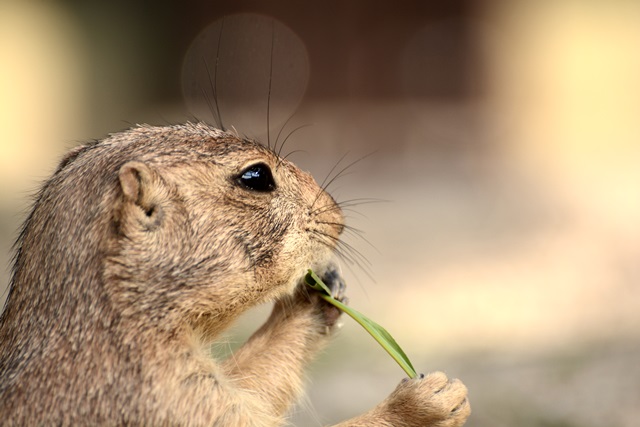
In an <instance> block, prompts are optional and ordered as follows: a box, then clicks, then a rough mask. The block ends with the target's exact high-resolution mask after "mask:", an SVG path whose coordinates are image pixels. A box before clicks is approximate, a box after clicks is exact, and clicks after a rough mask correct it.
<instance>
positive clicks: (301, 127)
mask: <svg viewBox="0 0 640 427" xmlns="http://www.w3.org/2000/svg"><path fill="white" fill-rule="evenodd" d="M292 117H293V116H292ZM309 126H313V124H311V123H308V124H304V125H300V126H298V127H297V128H295V129H294V130H292V131H291V132H289V134H288V135H287V137H286V138H285V139H284V140H283V141H282V144H281V145H280V148H279V149H278V157H280V153H281V152H282V149H283V148H284V144H285V143H286V142H287V140H288V139H289V137H290V136H291V135H293V134H294V133H296V132H297V131H299V130H300V129H304V128H306V127H309ZM278 136H280V134H278ZM277 143H278V140H277V139H276V144H277ZM274 148H275V145H274ZM289 154H291V153H289ZM287 156H288V155H287ZM285 158H286V157H285ZM282 160H284V159H282ZM281 162H282V161H281Z"/></svg>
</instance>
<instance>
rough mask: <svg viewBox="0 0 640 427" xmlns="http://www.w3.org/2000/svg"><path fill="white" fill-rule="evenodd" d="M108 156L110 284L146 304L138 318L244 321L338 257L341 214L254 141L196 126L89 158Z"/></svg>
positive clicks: (122, 139)
mask: <svg viewBox="0 0 640 427" xmlns="http://www.w3.org/2000/svg"><path fill="white" fill-rule="evenodd" d="M101 145H102V146H104V150H105V151H104V152H105V153H109V152H111V151H114V152H115V153H117V154H114V155H113V156H112V157H113V158H114V159H116V160H117V161H116V164H117V170H116V169H113V172H114V173H115V177H116V178H117V181H116V191H115V194H114V203H113V212H112V229H113V230H114V233H113V234H112V236H111V239H110V240H111V244H110V247H109V253H110V256H109V257H108V261H107V264H106V266H105V268H106V270H105V272H106V274H107V276H108V280H107V282H108V283H110V286H114V288H113V289H112V290H111V291H112V292H113V293H114V294H115V296H116V298H119V299H120V300H121V301H122V302H124V303H125V304H131V303H133V304H137V306H136V307H135V308H134V307H128V308H127V309H132V310H136V309H140V307H141V306H144V305H149V309H156V308H157V307H163V309H165V310H172V311H175V312H177V313H181V315H189V316H194V315H195V316H200V315H207V314H213V313H212V312H215V311H217V310H220V309H222V310H224V311H229V312H233V311H237V310H242V309H243V308H246V307H249V306H251V305H254V304H255V303H258V302H262V301H265V300H269V299H273V298H276V297H278V296H281V295H283V294H284V293H287V292H291V291H292V290H293V288H294V286H295V285H296V283H297V282H298V281H299V280H300V279H301V278H302V277H303V276H304V274H305V272H306V270H307V269H308V268H314V269H320V270H321V269H322V268H323V267H324V266H325V265H326V264H327V262H328V261H329V258H330V257H331V256H332V253H333V250H334V248H335V246H336V243H337V241H338V238H339V235H340V233H341V232H342V229H343V216H342V212H341V210H340V208H339V207H338V205H337V204H336V203H335V202H334V200H333V199H332V198H331V197H330V196H329V195H328V194H327V193H326V192H324V191H323V190H322V189H321V188H320V187H319V186H318V185H317V184H316V182H315V181H314V179H313V178H312V177H311V176H310V175H309V174H307V173H305V172H302V171H301V170H299V169H298V168H297V167H296V166H294V165H293V164H292V163H291V162H289V161H287V160H282V159H280V158H278V157H277V155H276V154H275V153H274V152H273V151H271V150H269V149H267V148H266V147H264V146H262V145H260V144H258V143H256V142H254V141H248V140H242V139H240V138H238V137H237V136H235V135H232V134H230V133H225V132H222V131H219V130H217V129H213V128H210V127H208V126H206V125H204V124H186V125H183V126H173V127H159V128H154V127H139V128H135V129H132V130H130V131H127V132H125V133H122V134H116V135H114V136H112V137H111V138H109V139H107V140H105V141H104V142H101V143H100V144H98V145H97V146H95V147H93V148H92V149H90V150H87V154H89V153H90V152H91V151H93V150H99V149H100V146H101ZM80 156H82V152H81V154H80ZM79 160H80V159H76V160H75V161H76V162H77V161H79ZM114 165H115V164H114ZM114 282H116V283H114ZM136 300H137V302H136ZM152 306H153V307H152ZM236 309H237V310H236Z"/></svg>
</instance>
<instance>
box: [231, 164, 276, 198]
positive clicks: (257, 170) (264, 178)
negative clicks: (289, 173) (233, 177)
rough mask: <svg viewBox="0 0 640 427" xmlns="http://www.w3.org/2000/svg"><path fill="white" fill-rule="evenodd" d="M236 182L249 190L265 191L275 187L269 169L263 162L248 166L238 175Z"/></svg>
mask: <svg viewBox="0 0 640 427" xmlns="http://www.w3.org/2000/svg"><path fill="white" fill-rule="evenodd" d="M238 182H239V183H240V184H242V185H243V186H244V187H246V188H248V189H249V190H253V191H259V192H262V193H266V192H269V191H273V190H275V188H276V183H275V182H274V180H273V175H271V169H269V166H267V165H265V164H264V163H258V164H255V165H252V166H249V167H248V168H246V169H245V170H243V171H242V172H240V175H239V176H238Z"/></svg>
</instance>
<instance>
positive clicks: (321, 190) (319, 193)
mask: <svg viewBox="0 0 640 427" xmlns="http://www.w3.org/2000/svg"><path fill="white" fill-rule="evenodd" d="M347 154H349V152H348V151H347V152H346V153H344V154H343V155H342V157H340V160H338V162H337V163H336V164H335V165H333V167H332V168H331V170H330V171H329V173H328V174H327V176H326V177H325V178H324V180H322V183H321V184H320V189H319V190H318V194H316V198H315V199H313V203H311V208H310V209H313V206H314V205H315V204H316V202H317V201H318V199H319V198H320V195H321V194H322V192H323V191H324V189H325V186H324V184H325V183H326V182H327V180H328V179H329V177H330V176H331V174H332V173H333V171H334V170H335V169H336V168H337V167H338V165H339V164H340V163H341V162H342V161H343V160H344V158H345V157H347Z"/></svg>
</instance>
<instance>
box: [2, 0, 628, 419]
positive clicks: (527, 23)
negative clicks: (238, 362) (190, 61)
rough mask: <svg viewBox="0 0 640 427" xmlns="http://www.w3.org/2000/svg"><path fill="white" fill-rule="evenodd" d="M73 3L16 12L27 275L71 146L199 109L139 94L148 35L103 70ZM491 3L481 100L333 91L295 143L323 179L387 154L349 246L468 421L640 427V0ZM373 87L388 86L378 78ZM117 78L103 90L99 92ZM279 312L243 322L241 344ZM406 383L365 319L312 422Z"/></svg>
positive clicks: (380, 306)
mask: <svg viewBox="0 0 640 427" xmlns="http://www.w3.org/2000/svg"><path fill="white" fill-rule="evenodd" d="M249 3H250V2H249ZM481 3H482V2H481ZM18 4H20V5H22V6H21V7H17V6H16V5H18ZM56 4H57V5H58V6H59V5H60V4H67V3H64V2H61V3H59V4H58V3H56V2H51V3H46V4H45V3H41V4H38V7H35V6H33V4H32V3H30V2H24V3H18V2H3V3H0V7H2V8H3V9H0V12H3V13H0V52H1V53H2V55H0V91H1V93H0V265H6V266H8V265H9V258H10V245H11V243H12V241H13V239H14V238H15V236H16V235H17V230H18V227H19V224H20V222H21V221H22V220H23V219H24V216H25V209H26V207H27V205H28V203H29V196H28V195H29V193H30V192H32V191H33V190H34V189H35V188H37V183H38V182H39V181H40V180H42V179H44V178H45V177H46V176H47V175H48V174H49V173H50V172H51V171H52V170H53V168H54V167H55V165H56V163H57V161H58V159H59V158H60V156H61V155H62V153H63V152H64V151H65V150H66V149H67V148H69V147H72V146H74V145H76V144H77V142H78V141H82V140H87V139H89V138H96V137H101V136H102V135H103V134H104V133H106V132H110V131H117V130H119V129H122V128H125V127H127V126H128V125H129V123H138V122H150V123H152V124H164V123H166V122H177V121H183V120H185V119H186V118H188V116H189V112H188V111H186V109H185V107H183V106H182V105H181V104H180V101H179V100H176V99H168V100H163V101H162V102H150V101H149V102H147V103H146V104H145V103H144V102H143V101H140V99H144V97H143V96H142V95H141V94H140V93H138V92H136V90H138V89H139V88H140V87H141V86H144V85H141V83H140V82H141V80H144V78H151V77H150V75H151V74H153V73H148V74H145V73H143V72H141V71H139V67H142V66H143V65H144V64H143V62H144V60H143V59H141V58H139V57H138V56H139V55H136V52H137V51H136V50H135V49H134V48H135V46H136V42H135V39H134V38H133V37H132V38H131V42H130V43H129V44H131V45H132V46H134V48H131V50H127V49H126V48H124V47H123V48H122V49H125V50H126V54H124V56H123V57H121V58H119V57H117V56H116V57H115V59H114V58H113V57H111V58H110V57H108V56H106V55H107V53H109V52H111V53H112V54H113V52H119V51H118V48H116V47H114V46H115V44H114V45H112V44H110V43H108V41H109V40H111V38H110V37H116V36H115V35H112V32H113V30H112V29H111V30H110V29H109V27H108V26H105V28H103V31H104V32H105V33H104V34H103V39H100V40H102V42H101V43H103V44H104V46H102V47H101V49H97V50H96V51H99V52H102V53H103V54H104V55H102V56H101V55H99V56H98V57H99V58H101V60H102V61H104V62H103V64H105V63H106V64H111V65H110V66H111V67H113V69H112V70H109V69H104V67H102V68H101V69H102V71H101V72H102V74H99V75H98V77H96V75H93V74H91V73H92V70H93V71H95V69H94V68H92V67H91V66H90V65H88V64H89V63H91V64H93V63H94V62H92V61H90V60H89V59H90V58H94V57H92V56H91V55H96V54H95V53H91V54H89V53H88V52H87V50H88V49H89V47H88V46H89V45H90V44H91V43H90V42H89V41H86V40H85V39H84V38H83V35H84V34H85V33H83V31H86V29H85V30H83V29H82V26H80V25H79V24H78V22H76V21H74V15H73V14H71V13H70V12H69V10H71V9H70V8H65V7H54V5H56ZM482 4H484V3H482ZM8 5H13V6H12V7H11V8H9V6H8ZM480 10H481V12H480V13H479V15H477V16H476V19H477V21H474V22H475V24H474V25H472V26H471V29H472V30H473V31H474V33H473V34H475V36H474V38H473V40H474V43H476V44H477V45H478V46H477V49H478V51H477V52H476V54H477V55H478V56H479V57H481V58H482V60H481V61H477V62H476V63H475V64H476V65H479V64H481V65H482V68H481V69H478V79H481V80H482V82H483V84H482V87H483V88H484V89H483V90H484V93H483V94H482V96H479V95H477V94H475V95H473V96H453V95H452V93H453V94H454V95H455V94H456V93H458V92H456V91H455V90H452V91H451V92H450V93H449V96H436V97H433V96H432V97H428V96H422V97H412V96H404V97H392V96H390V97H387V98H375V99H369V98H366V97H359V98H357V99H354V98H353V97H349V96H345V97H339V96H335V97H332V98H330V99H325V98H321V97H317V96H316V97H312V99H310V100H308V101H307V102H306V104H305V105H304V108H303V111H302V113H301V116H300V117H299V118H298V119H296V120H297V121H298V123H306V122H313V123H316V125H315V126H313V127H312V128H310V129H305V130H304V131H301V132H299V133H297V134H296V135H295V137H292V140H291V141H290V142H288V145H287V150H291V151H293V150H296V149H301V150H304V151H305V153H296V154H294V155H293V156H292V159H293V160H294V161H295V162H296V163H297V164H299V165H300V166H301V167H302V168H303V169H307V170H310V171H312V172H313V174H314V176H316V178H317V179H318V180H319V181H322V180H323V179H324V177H325V176H326V174H327V173H328V172H329V170H330V169H331V167H332V166H333V165H334V164H335V163H336V162H337V161H338V160H339V159H340V158H341V156H342V155H343V154H345V153H346V152H349V154H348V155H347V158H346V159H345V162H343V164H346V163H347V162H349V161H352V160H355V159H358V158H359V157H361V156H364V155H367V154H369V153H371V152H373V151H376V153H375V154H374V155H372V156H371V157H368V158H367V159H365V160H364V161H362V162H360V163H359V164H358V165H356V166H355V167H354V168H353V169H352V170H353V173H351V174H349V175H348V176H346V177H345V178H344V179H340V180H338V181H337V182H336V183H335V184H333V185H332V186H331V188H330V189H331V191H332V194H334V195H335V196H336V197H337V198H338V200H349V199H353V198H359V197H373V198H378V199H382V200H387V202H384V203H379V204H373V205H361V206H357V207H355V209H354V210H355V212H349V218H348V221H349V224H350V225H353V226H354V227H356V228H359V229H362V230H363V231H365V233H366V234H365V237H366V238H367V240H368V241H369V242H370V243H371V245H370V244H369V243H368V242H366V241H364V240H362V239H359V238H357V237H356V236H346V237H345V238H346V239H347V241H348V242H349V243H350V244H351V245H353V246H354V247H355V248H356V249H357V250H358V251H360V252H361V253H362V256H363V258H364V259H365V260H366V261H360V264H362V265H361V266H352V265H350V264H349V262H347V261H343V262H342V265H343V268H344V273H345V275H346V277H347V279H348V282H349V289H350V291H349V293H350V300H351V304H352V305H353V306H354V307H356V308H357V309H359V310H361V311H362V312H364V313H365V314H367V315H369V316H370V317H372V318H373V319H375V320H376V321H378V322H379V323H381V324H382V325H384V326H385V327H387V329H388V330H389V331H390V332H391V333H392V334H393V335H394V337H395V338H396V339H397V340H398V342H399V343H400V344H401V345H402V346H403V348H404V349H405V350H406V352H407V354H408V355H409V356H410V357H411V359H412V360H413V362H414V365H415V366H416V368H417V369H418V370H421V371H424V372H428V371H432V370H444V371H446V372H447V373H448V374H449V375H451V376H454V377H459V378H461V379H462V380H463V381H464V382H465V384H467V386H468V387H469V389H470V398H471V402H472V408H473V414H472V416H471V418H470V421H469V423H468V425H470V426H492V427H496V426H497V427H500V426H513V425H518V426H557V427H560V426H564V427H570V426H576V427H577V426H580V427H591V426H593V427H595V426H604V425H606V426H610V427H631V426H635V425H637V423H638V421H637V420H638V419H640V365H639V364H638V360H640V337H639V330H640V286H639V285H638V283H640V267H639V265H640V263H639V262H638V260H639V259H640V226H639V225H638V224H639V223H640V192H639V190H638V188H640V168H638V166H637V165H638V164H639V163H640V142H639V141H640V121H638V119H637V118H638V117H639V116H640V85H639V84H638V83H639V82H640V78H638V76H639V75H640V25H639V24H640V7H638V6H637V5H635V4H634V3H632V2H624V1H612V2H597V1H596V2H589V3H588V4H586V3H584V2H583V3H581V2H572V1H561V2H555V3H553V4H551V3H550V4H546V3H545V4H544V5H538V4H537V3H535V4H534V3H530V2H486V4H485V6H484V8H480ZM9 12H11V13H9ZM352 12H353V10H352ZM3 17H5V19H3ZM9 18H11V19H9ZM345 19H346V18H345ZM406 19H407V21H411V19H409V18H406ZM412 19H413V20H414V21H415V20H416V19H418V18H415V17H414V18H412ZM448 19H449V18H448ZM418 20H419V19H418ZM465 20H468V18H465ZM427 21H429V22H432V21H431V20H427V19H426V18H425V22H427ZM401 22H402V21H401ZM447 22H449V23H450V22H451V20H450V19H449V20H444V21H441V22H440V21H439V22H438V25H435V26H429V25H426V26H425V27H424V28H422V29H421V30H419V31H416V33H415V37H413V38H410V39H409V41H408V42H407V44H406V46H405V47H404V48H403V49H404V50H403V49H399V50H400V51H402V52H405V53H404V54H403V55H404V56H403V57H402V58H403V59H402V60H401V61H399V62H398V63H401V64H404V65H402V67H403V68H402V72H400V73H399V74H400V75H404V76H408V77H407V78H406V81H404V83H403V84H404V86H403V85H402V84H401V85H399V86H402V87H403V88H404V89H403V91H405V92H406V91H409V92H411V89H412V88H414V89H415V88H416V87H417V89H416V91H418V92H419V91H427V92H428V87H427V88H425V86H420V85H418V86H415V85H416V84H417V83H415V81H420V80H421V79H422V80H428V79H429V78H433V79H435V80H437V79H439V78H442V76H439V75H437V74H429V73H423V72H422V71H421V70H423V68H421V67H422V65H420V64H421V62H420V55H421V52H423V51H424V50H425V49H429V47H428V46H427V44H428V43H426V41H429V42H432V41H433V40H436V41H437V43H436V45H438V46H445V47H447V48H453V47H455V46H456V45H455V44H453V45H452V44H447V43H446V42H447V40H448V39H447V37H446V35H447V34H450V31H452V30H451V29H452V28H454V29H455V28H458V27H457V26H453V27H450V26H449V27H448V26H447ZM456 22H458V21H456ZM290 25H291V24H290ZM443 28H444V29H445V30H446V31H441V30H442V29H443ZM465 28H467V27H465ZM125 29H126V26H125V28H123V31H125ZM428 30H429V31H428ZM467 30H468V28H467ZM389 31H390V32H391V30H389ZM448 31H449V32H448ZM120 37H122V38H124V39H127V40H129V39H128V38H127V37H124V36H120ZM380 37H381V38H380V39H374V41H375V40H377V41H380V40H382V39H384V37H382V36H380ZM366 40H367V38H366V37H362V38H361V39H360V41H359V43H361V44H362V46H361V47H362V49H360V48H359V50H356V52H359V53H358V54H356V56H357V58H356V59H357V60H360V61H364V62H362V63H360V65H359V66H358V61H357V60H356V59H354V60H353V63H352V68H350V70H351V72H352V74H351V77H350V78H351V79H355V80H356V81H358V79H357V77H358V75H357V74H353V73H355V71H354V70H356V71H358V70H359V71H360V72H366V70H367V68H366V67H364V66H363V65H362V64H365V65H366V64H367V63H366V61H365V60H364V59H363V58H365V57H366V55H365V54H364V53H362V52H366V46H365V44H366ZM456 40H457V39H456ZM372 43H373V42H372ZM309 46H311V45H309ZM93 47H94V48H95V46H93ZM363 49H364V50H363ZM444 50H445V51H446V49H444ZM105 52H106V53H105ZM430 52H432V51H430ZM432 53H433V52H432ZM127 55H128V56H127ZM358 55H360V56H358ZM414 56H415V57H417V58H418V59H415V60H413V59H412V58H414ZM118 58H119V60H116V59H118ZM311 58H312V61H311V70H312V71H311V72H312V82H313V76H314V74H313V70H314V62H313V58H314V57H313V55H311ZM365 59H366V58H365ZM403 61H404V62H403ZM436 62H437V61H436ZM120 64H124V65H122V66H121V67H120ZM353 64H355V65H353ZM407 64H408V65H407ZM427 65H429V63H428V64H427ZM449 65H451V64H449ZM454 65H455V64H454ZM458 65H460V64H458ZM386 66H388V64H387V65H386ZM473 70H474V71H475V68H474V69H473ZM136 73H138V74H142V77H141V76H140V75H138V74H136ZM372 73H373V71H372ZM403 73H404V74H403ZM134 74H135V78H129V76H130V75H134ZM472 74H473V73H472ZM416 76H417V77H416ZM112 79H113V80H112ZM416 79H417V80H416ZM367 81H372V82H373V83H375V82H376V81H380V80H376V78H375V77H368V78H364V77H363V78H362V81H361V82H360V83H359V84H361V85H365V83H366V82H367ZM443 81H444V80H443ZM90 82H92V83H90ZM96 82H100V83H101V84H102V85H104V87H101V88H100V90H99V91H98V92H96V91H95V89H89V88H90V87H91V88H93V87H95V86H96ZM115 82H118V83H115ZM412 85H414V86H412ZM374 86H375V85H374ZM427 86H428V85H427ZM436 86H437V87H440V86H438V85H436ZM442 86H443V87H444V86H446V85H445V84H444V83H443V85H442ZM145 87H146V86H145ZM317 87H318V86H316V93H317V92H318V89H317ZM359 87H360V86H359ZM387 89H388V90H389V91H391V89H389V88H387ZM139 90H140V91H141V89H139ZM463 92H464V91H463ZM96 93H97V95H96ZM134 95H138V97H137V98H134ZM96 97H97V99H99V100H101V101H102V102H101V103H100V105H101V107H104V110H96V105H95V98H96ZM88 98H94V99H93V100H90V99H88ZM88 106H91V108H89V107H88ZM98 112H99V114H98ZM260 126H262V125H258V126H257V127H256V128H257V129H260ZM277 126H279V124H275V125H274V127H275V128H277ZM257 136H260V135H259V131H258V135H257ZM371 246H374V247H375V248H376V249H374V248H372V247H371ZM367 272H368V274H367ZM3 273H4V275H3V276H2V280H0V289H1V290H2V292H3V293H2V295H3V298H2V299H4V287H5V286H6V284H7V283H8V280H9V276H8V267H7V269H6V270H3ZM266 310H268V308H262V309H259V310H257V312H253V313H250V315H249V316H247V317H246V318H244V319H243V320H242V321H241V322H240V323H239V325H238V327H237V334H234V335H231V336H230V337H229V346H231V347H233V346H235V345H238V343H239V342H241V341H242V339H243V337H246V336H247V334H248V333H250V331H251V330H254V329H255V327H256V325H257V323H258V322H260V321H261V320H262V318H264V316H265V311H266ZM225 349H227V346H226V345H223V346H222V350H223V351H225ZM402 376H403V373H402V371H401V370H400V369H399V368H398V367H397V366H395V365H394V364H393V362H392V361H391V359H389V358H388V357H387V356H386V355H385V354H384V353H383V352H382V350H380V349H379V348H377V346H376V345H375V343H374V342H373V340H371V339H370V338H369V337H368V336H366V335H365V333H364V332H363V331H361V330H359V328H358V327H357V325H355V323H353V322H351V321H350V319H346V320H345V326H344V328H343V330H342V331H341V334H340V336H339V337H338V339H337V340H336V341H335V342H334V343H333V344H332V346H331V347H330V348H329V349H328V350H327V351H326V352H325V354H324V356H323V357H322V358H321V359H320V360H319V361H318V362H317V363H316V364H315V365H314V367H313V370H312V372H311V373H310V375H309V377H310V388H309V394H308V399H306V400H305V402H303V403H302V404H301V405H300V406H299V407H298V408H297V410H296V413H295V416H294V420H293V422H294V423H295V424H296V425H304V426H315V425H323V423H329V422H333V421H338V420H341V419H344V418H346V417H348V416H350V415H354V414H357V413H359V412H362V411H363V410H364V409H366V408H368V407H370V406H372V405H374V404H375V403H377V402H379V401H380V400H382V399H383V398H384V397H385V396H386V395H387V394H388V393H389V392H390V391H391V390H392V389H393V387H395V384H396V383H397V382H398V381H400V379H401V378H402Z"/></svg>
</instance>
